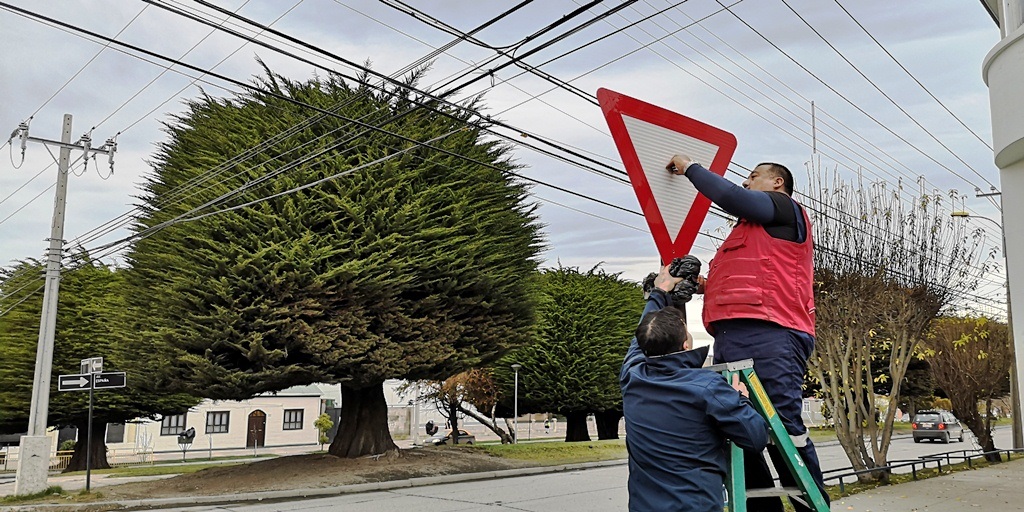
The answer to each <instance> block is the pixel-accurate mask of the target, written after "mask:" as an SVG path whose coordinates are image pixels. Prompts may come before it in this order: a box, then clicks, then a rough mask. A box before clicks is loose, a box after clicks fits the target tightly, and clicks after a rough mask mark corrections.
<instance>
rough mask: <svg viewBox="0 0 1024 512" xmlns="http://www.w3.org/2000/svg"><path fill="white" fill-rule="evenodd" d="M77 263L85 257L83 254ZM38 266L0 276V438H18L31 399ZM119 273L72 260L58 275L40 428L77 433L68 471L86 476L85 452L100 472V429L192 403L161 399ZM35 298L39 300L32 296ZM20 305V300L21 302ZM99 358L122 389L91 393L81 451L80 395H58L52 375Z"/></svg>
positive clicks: (84, 400)
mask: <svg viewBox="0 0 1024 512" xmlns="http://www.w3.org/2000/svg"><path fill="white" fill-rule="evenodd" d="M83 256H84V255H83ZM43 271H44V265H42V264H40V263H39V262H36V261H26V262H22V263H20V264H19V265H17V266H16V267H14V268H13V269H8V270H5V271H4V272H3V274H2V275H0V279H2V281H0V296H2V297H4V298H5V299H7V300H5V301H4V304H5V307H3V308H2V309H0V311H3V312H4V313H3V314H2V315H0V346H2V347H4V364H3V365H0V411H2V414H0V432H4V433H20V432H24V431H25V429H26V428H27V425H28V419H29V418H28V416H29V404H30V402H31V397H32V375H33V369H34V367H35V356H36V346H37V344H38V337H39V316H40V311H41V308H42V302H43V294H42V293H41V291H40V290H39V287H41V286H42V279H40V277H41V276H42V274H43ZM124 275H125V271H123V270H116V269H113V268H109V267H106V266H104V265H102V264H99V263H96V262H91V261H90V260H89V259H88V258H87V257H82V258H75V261H73V262H72V263H71V264H70V265H69V266H68V267H67V268H65V269H64V271H63V273H62V275H61V283H60V293H59V299H60V300H59V304H58V306H57V327H56V335H55V337H54V351H53V371H52V374H51V389H50V405H49V409H48V413H49V414H48V418H47V424H48V425H50V426H54V427H65V426H74V427H77V428H78V443H77V444H76V445H75V453H74V455H73V456H72V458H71V461H70V463H69V465H68V468H67V471H74V470H81V469H85V459H86V450H91V452H92V453H91V459H92V467H93V468H106V467H109V465H108V464H107V455H106V443H105V437H104V433H105V431H106V425H107V423H124V422H126V421H130V420H134V419H139V418H150V419H155V418H157V417H158V416H160V415H162V414H175V413H181V412H184V411H186V410H187V409H188V408H189V407H191V406H193V405H195V404H196V403H198V402H199V400H198V399H196V398H192V397H190V396H188V395H183V394H173V393H168V392H167V390H168V388H170V387H171V386H169V385H167V383H166V382H163V381H162V380H161V378H160V367H161V366H162V365H163V362H162V361H160V360H159V359H157V358H154V357H152V354H153V353H154V352H155V347H153V346H147V345H146V342H145V341H142V340H137V339H135V338H134V336H133V335H132V330H131V329H130V328H129V325H130V322H129V319H128V317H127V314H126V311H125V309H126V308H125V302H126V301H125V295H124V292H125V286H124ZM33 292H38V293H33ZM21 299H24V300H21ZM90 357H103V359H104V361H103V363H104V368H103V369H104V371H124V372H126V373H127V387H126V388H123V389H109V390H103V391H97V392H95V394H94V399H93V435H92V444H91V445H89V444H87V442H86V441H87V436H86V433H87V428H88V426H89V423H88V408H89V405H88V403H89V402H88V398H89V393H87V392H81V391H78V392H58V391H57V376H58V375H61V374H65V375H66V374H77V373H79V372H80V364H79V363H80V361H81V360H82V359H85V358H90Z"/></svg>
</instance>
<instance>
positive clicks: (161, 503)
mask: <svg viewBox="0 0 1024 512" xmlns="http://www.w3.org/2000/svg"><path fill="white" fill-rule="evenodd" d="M626 462H627V460H626V459H618V460H606V461H598V462H581V463H576V464H563V465H560V466H540V467H530V468H518V469H503V470H499V471H483V472H479V473H456V474H451V475H439V476H424V477H416V478H406V479H402V480H389V481H386V482H369V483H365V484H350V485H340V486H336V487H319V488H311V489H289V490H282V491H260V492H250V493H245V494H220V495H214V496H179V497H174V498H153V499H142V500H118V501H94V502H90V503H42V504H38V505H17V506H10V507H0V512H21V511H27V510H45V509H52V510H90V509H95V508H96V507H116V508H117V509H119V510H131V509H147V508H157V509H158V508H166V507H172V506H187V505H216V504H224V503H248V502H260V501H275V500H284V499H310V498H323V497H329V496H340V495H344V494H358V493H363V492H376V491H389V490H392V489H405V488H411V487H423V486H428V485H437V484H450V483H456V482H471V481H475V480H491V479H495V478H509V477H516V476H529V475H539V474H544V473H558V472H562V471H578V470H584V469H595V468H603V467H610V466H621V465H623V464H626Z"/></svg>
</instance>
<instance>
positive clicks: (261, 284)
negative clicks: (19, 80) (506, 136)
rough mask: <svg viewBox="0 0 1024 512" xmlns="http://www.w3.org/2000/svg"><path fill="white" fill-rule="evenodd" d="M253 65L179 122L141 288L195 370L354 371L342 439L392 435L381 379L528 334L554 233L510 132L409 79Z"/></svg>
mask: <svg viewBox="0 0 1024 512" xmlns="http://www.w3.org/2000/svg"><path fill="white" fill-rule="evenodd" d="M415 78H416V76H413V77H411V78H410V82H411V83H414V82H415ZM257 83H258V85H260V91H259V92H253V93H250V94H246V95H240V96H238V97H236V98H232V99H216V98H212V97H202V98H200V99H198V100H196V101H194V102H191V103H190V104H189V110H188V112H186V113H185V114H183V115H181V116H179V117H177V118H176V119H175V120H174V122H173V123H171V124H169V125H168V126H167V132H168V135H169V138H168V140H167V141H165V142H163V143H161V144H160V146H159V151H158V152H157V154H156V156H155V159H154V162H153V164H154V172H153V175H152V176H151V177H150V179H149V180H148V181H147V183H146V184H145V195H144V197H143V199H144V205H143V206H144V209H145V213H144V215H143V216H142V218H141V219H140V220H139V223H138V226H137V229H138V231H139V232H140V233H141V234H146V235H147V236H146V237H145V238H142V239H140V240H139V241H138V243H137V244H136V246H135V249H134V251H133V253H132V254H131V258H130V261H131V262H132V264H133V267H134V269H135V271H136V272H135V273H134V279H133V281H132V282H133V284H134V285H135V286H137V287H139V288H140V289H146V290H153V291H155V292H156V293H152V294H139V295H138V297H139V298H140V299H142V300H140V301H139V302H137V303H135V307H137V308H138V309H139V310H140V311H145V312H146V314H148V315H151V320H152V329H150V331H149V332H150V334H151V335H153V336H157V337H159V338H160V339H162V340H165V341H167V342H168V343H170V344H171V345H173V346H174V347H175V351H176V352H175V354H173V355H172V360H173V363H174V365H175V369H176V371H177V375H178V378H179V380H180V381H181V382H182V383H185V384H186V385H187V386H188V387H189V388H190V389H193V390H196V392H198V393H201V394H202V395H203V396H206V397H209V398H214V399H244V398H248V397H251V396H253V395H255V394H257V393H263V392H270V391H276V390H280V389H283V388H286V387H289V386H293V385H299V384H308V383H311V382H316V381H328V382H339V383H340V384H341V389H342V416H341V422H340V425H339V429H338V435H337V436H336V437H335V439H334V440H333V442H332V443H331V447H330V453H333V454H335V455H339V456H348V457H355V456H359V455H364V454H368V453H383V452H386V451H391V450H394V449H395V445H394V442H393V441H392V439H391V436H390V433H389V432H388V428H387V416H386V403H385V401H384V392H383V386H382V384H383V382H384V380H385V379H389V378H407V379H443V378H446V377H448V376H451V375H454V374H456V373H458V372H461V371H463V370H466V369H468V368H471V367H474V366H478V365H481V364H486V363H488V362H490V361H493V360H494V359H496V358H497V357H499V356H500V355H501V354H503V353H504V352H506V351H507V350H508V349H510V348H513V347H516V346H518V345H520V344H522V343H523V342H525V341H526V340H527V336H528V329H529V327H530V325H531V324H532V321H533V307H532V301H531V300H530V295H529V292H528V288H529V283H530V278H531V276H532V275H534V273H535V271H536V267H537V262H536V259H535V258H536V255H537V254H538V252H539V250H540V245H541V242H540V231H539V230H540V227H539V225H538V224H537V222H536V220H535V215H534V212H533V207H532V206H531V205H529V204H527V188H526V186H525V185H524V184H522V183H521V182H520V181H518V179H517V178H516V177H515V175H514V173H513V172H514V169H515V166H514V165H513V164H512V163H510V162H509V161H508V156H507V151H508V148H507V147H505V146H502V145H500V144H497V143H495V142H492V141H487V140H484V139H483V138H482V131H481V130H480V129H479V128H478V127H477V126H474V125H472V124H468V121H469V119H468V116H467V115H466V114H465V113H463V111H460V110H456V109H453V108H450V107H447V106H444V105H440V104H433V105H432V108H430V109H428V108H422V107H417V105H416V104H417V103H419V102H421V101H426V100H425V99H424V98H419V97H414V96H412V93H409V92H408V90H407V89H403V88H396V89H394V90H393V91H390V92H387V93H384V92H379V91H376V90H374V89H372V88H371V87H369V86H368V85H367V84H365V83H354V84H353V83H347V82H345V81H343V80H341V79H339V78H337V77H334V76H331V77H328V78H325V79H320V78H316V79H313V80H310V81H307V82H296V81H292V80H289V79H286V78H284V77H282V76H280V75H277V74H274V73H272V72H269V71H268V74H267V76H266V77H265V78H262V79H259V80H258V81H257ZM283 97H287V98H292V99H294V100H298V101H299V102H303V103H305V104H308V105H314V106H316V107H318V108H320V109H325V110H330V112H332V114H331V115H325V114H323V113H317V112H316V111H314V110H311V109H310V108H308V107H306V106H303V105H298V104H296V103H294V102H291V101H286V100H285V99H283ZM352 119H358V120H360V122H361V123H365V124H358V123H354V122H351V121H350V120H352ZM368 125H372V126H378V125H379V126H380V128H381V129H382V130H386V131H387V132H391V133H383V132H382V131H381V129H373V128H369V127H368ZM410 139H411V140H416V141H430V144H431V145H432V146H434V147H438V148H443V149H444V151H438V150H435V149H432V148H426V147H422V146H420V145H417V144H414V143H412V142H410V141H409V140H410ZM339 173H345V174H344V175H343V176H338V174H339ZM332 176H333V177H335V178H334V179H328V180H326V181H324V182H322V183H320V184H318V185H316V186H311V187H309V188H305V189H303V190H300V191H294V192H293V191H292V189H294V188H296V187H299V186H302V185H306V184H310V183H312V182H314V181H315V180H322V179H324V178H328V177H332ZM279 193H280V194H281V195H278V196H274V195H275V194H279ZM208 202H212V203H215V205H214V206H210V207H205V208H204V205H205V204H206V203H208ZM243 204H244V205H246V206H244V207H240V206H241V205H243ZM230 207H238V208H237V209H233V210H231V211H226V212H223V213H217V214H215V215H210V216H205V217H202V218H195V217H197V216H199V215H202V214H204V213H208V212H211V211H215V210H218V209H225V208H230ZM158 226H159V227H162V228H163V229H160V230H153V229H152V228H155V227H158Z"/></svg>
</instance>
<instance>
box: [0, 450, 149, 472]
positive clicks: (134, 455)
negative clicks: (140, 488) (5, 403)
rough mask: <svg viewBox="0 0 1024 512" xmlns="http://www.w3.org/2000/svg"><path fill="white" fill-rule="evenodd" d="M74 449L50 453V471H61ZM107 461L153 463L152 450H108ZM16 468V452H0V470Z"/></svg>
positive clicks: (134, 463) (65, 466)
mask: <svg viewBox="0 0 1024 512" xmlns="http://www.w3.org/2000/svg"><path fill="white" fill-rule="evenodd" d="M74 453H75V452H74V451H71V450H67V451H58V452H56V453H53V454H52V455H50V471H63V470H64V469H67V467H68V464H70V463H71V456H72V455H74ZM107 463H108V464H110V466H111V467H120V466H149V465H152V464H153V452H135V451H134V450H132V451H128V450H121V451H118V450H109V451H107ZM17 469H18V454H16V453H15V454H8V453H0V472H13V471H17Z"/></svg>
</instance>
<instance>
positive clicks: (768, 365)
mask: <svg viewBox="0 0 1024 512" xmlns="http://www.w3.org/2000/svg"><path fill="white" fill-rule="evenodd" d="M712 327H713V328H714V331H715V333H714V336H715V363H726V362H733V361H742V360H744V359H753V360H754V371H755V372H757V377H758V379H759V380H760V381H761V384H762V385H763V386H764V389H765V392H767V393H768V398H770V399H771V401H772V404H773V405H774V406H775V410H776V411H777V412H778V413H779V419H781V420H782V424H783V425H784V426H785V427H786V430H787V431H788V432H789V433H790V435H793V436H800V435H803V434H806V433H807V427H805V426H804V421H803V418H802V417H801V415H800V413H801V412H802V411H803V392H802V387H803V382H804V372H805V371H806V370H807V359H808V358H809V357H810V356H811V352H812V351H813V350H814V337H813V336H811V335H810V334H807V333H805V332H800V331H796V330H793V329H787V328H785V327H782V326H779V325H778V324H774V323H772V322H766V321H763V320H721V321H718V322H715V323H714V324H713V325H712ZM797 451H799V452H800V455H801V456H802V457H803V459H804V464H806V465H807V469H808V470H809V471H810V473H811V476H812V477H813V478H814V481H815V482H816V483H817V484H818V488H820V489H821V493H822V495H823V496H824V497H825V500H826V501H828V494H827V493H826V492H825V483H824V481H823V479H822V475H821V464H820V463H819V462H818V454H817V452H815V451H814V443H812V442H811V440H810V438H808V439H807V445H806V446H803V447H798V448H797ZM768 453H769V455H770V456H771V458H772V461H773V464H774V465H775V468H776V472H777V473H778V474H779V481H780V482H781V483H782V485H783V486H795V485H796V481H795V480H794V479H793V476H792V475H791V474H790V473H789V471H788V470H787V469H786V464H785V461H784V459H783V458H782V456H781V454H780V453H779V451H778V449H777V448H776V447H775V446H774V445H772V446H769V447H768ZM744 460H745V461H746V468H745V469H746V471H745V473H746V481H747V482H746V483H747V487H748V488H750V489H754V488H758V487H772V486H773V485H774V484H775V483H774V481H773V480H772V475H771V470H770V469H769V468H768V464H767V463H766V462H765V460H764V457H763V456H761V454H760V453H757V452H749V451H748V452H746V453H745V456H744ZM794 506H795V507H796V510H797V511H799V512H802V511H805V510H810V509H808V508H806V507H804V506H802V505H800V504H799V503H796V502H794ZM747 510H749V511H750V512H759V511H779V512H781V511H782V501H781V500H779V499H778V498H754V499H750V500H747Z"/></svg>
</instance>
